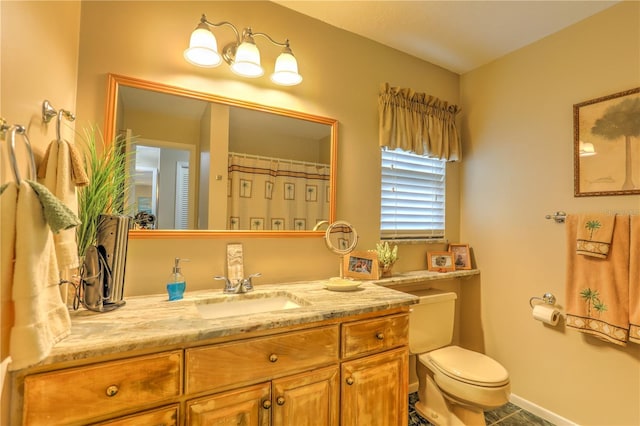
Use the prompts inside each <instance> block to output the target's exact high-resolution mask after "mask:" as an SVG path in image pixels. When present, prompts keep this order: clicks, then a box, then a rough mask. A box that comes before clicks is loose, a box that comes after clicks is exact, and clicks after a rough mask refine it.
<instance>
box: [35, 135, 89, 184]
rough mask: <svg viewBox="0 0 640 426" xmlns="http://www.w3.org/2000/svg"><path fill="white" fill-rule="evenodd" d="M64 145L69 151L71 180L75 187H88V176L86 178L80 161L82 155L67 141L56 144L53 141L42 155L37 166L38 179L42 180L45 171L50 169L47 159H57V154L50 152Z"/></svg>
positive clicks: (45, 173)
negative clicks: (59, 145)
mask: <svg viewBox="0 0 640 426" xmlns="http://www.w3.org/2000/svg"><path fill="white" fill-rule="evenodd" d="M63 143H64V144H66V145H67V146H68V149H69V162H70V165H71V178H72V180H73V183H74V184H75V186H87V185H89V176H87V172H86V171H85V167H84V161H83V160H82V155H81V154H80V152H79V151H78V149H77V148H76V146H75V145H74V144H72V143H70V142H67V141H61V142H59V143H58V142H56V141H53V142H51V143H50V144H49V146H48V147H47V150H46V151H45V153H44V157H43V158H42V162H41V163H40V165H39V166H38V178H40V179H44V178H45V176H46V175H47V170H48V169H49V168H50V167H51V166H49V157H52V158H54V159H55V158H57V156H58V154H57V153H54V155H53V156H52V155H51V150H52V149H54V147H55V150H56V151H57V149H58V144H63Z"/></svg>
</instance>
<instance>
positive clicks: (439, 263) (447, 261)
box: [427, 251, 456, 272]
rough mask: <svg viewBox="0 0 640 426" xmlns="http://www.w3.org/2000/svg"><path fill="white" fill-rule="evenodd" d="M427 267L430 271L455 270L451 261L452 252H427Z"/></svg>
mask: <svg viewBox="0 0 640 426" xmlns="http://www.w3.org/2000/svg"><path fill="white" fill-rule="evenodd" d="M427 269H428V270H429V271H432V272H453V271H455V270H456V267H455V264H454V263H453V253H451V252H450V251H430V252H427Z"/></svg>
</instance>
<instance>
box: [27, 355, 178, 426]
mask: <svg viewBox="0 0 640 426" xmlns="http://www.w3.org/2000/svg"><path fill="white" fill-rule="evenodd" d="M181 355H182V353H181V351H175V352H167V353H162V354H155V355H149V356H141V357H136V358H129V359H124V360H118V361H109V362H103V363H99V364H93V365H89V366H86V367H77V368H70V369H67V370H59V371H55V372H51V373H42V374H34V375H31V376H27V377H25V379H24V422H23V423H24V424H27V425H30V426H31V425H47V426H51V425H58V424H64V425H69V424H73V423H74V422H79V421H80V420H86V419H90V418H95V417H99V416H105V415H108V414H112V413H117V412H120V411H123V410H128V409H133V408H138V407H144V406H145V405H148V404H153V403H157V402H161V401H166V400H167V399H169V398H174V397H178V396H179V395H180V389H181V383H182V382H181V377H182V356H181Z"/></svg>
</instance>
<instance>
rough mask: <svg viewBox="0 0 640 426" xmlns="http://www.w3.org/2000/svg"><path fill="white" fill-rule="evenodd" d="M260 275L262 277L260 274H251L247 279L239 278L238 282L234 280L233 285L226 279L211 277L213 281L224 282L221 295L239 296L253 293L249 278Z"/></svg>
mask: <svg viewBox="0 0 640 426" xmlns="http://www.w3.org/2000/svg"><path fill="white" fill-rule="evenodd" d="M260 275H262V274H261V273H260V272H258V273H255V274H251V275H249V276H248V277H247V278H240V279H238V280H235V283H233V282H231V280H230V279H229V278H227V277H221V276H215V277H213V279H216V280H222V281H224V282H225V285H224V288H223V289H222V292H223V293H229V294H240V293H248V292H250V291H253V284H252V283H251V278H254V277H259V276H260Z"/></svg>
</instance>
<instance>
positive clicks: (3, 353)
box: [0, 182, 18, 360]
mask: <svg viewBox="0 0 640 426" xmlns="http://www.w3.org/2000/svg"><path fill="white" fill-rule="evenodd" d="M17 201H18V186H17V185H16V184H15V183H13V182H11V183H8V184H5V185H3V186H2V188H0V217H2V220H1V221H0V243H1V244H2V245H1V246H0V247H1V248H0V290H1V291H0V303H1V305H0V314H1V316H0V321H1V322H0V326H1V327H2V340H1V341H0V359H2V360H4V359H6V358H7V357H8V356H9V334H10V333H11V327H13V298H12V296H11V288H12V283H13V259H14V254H15V242H16V205H17Z"/></svg>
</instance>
